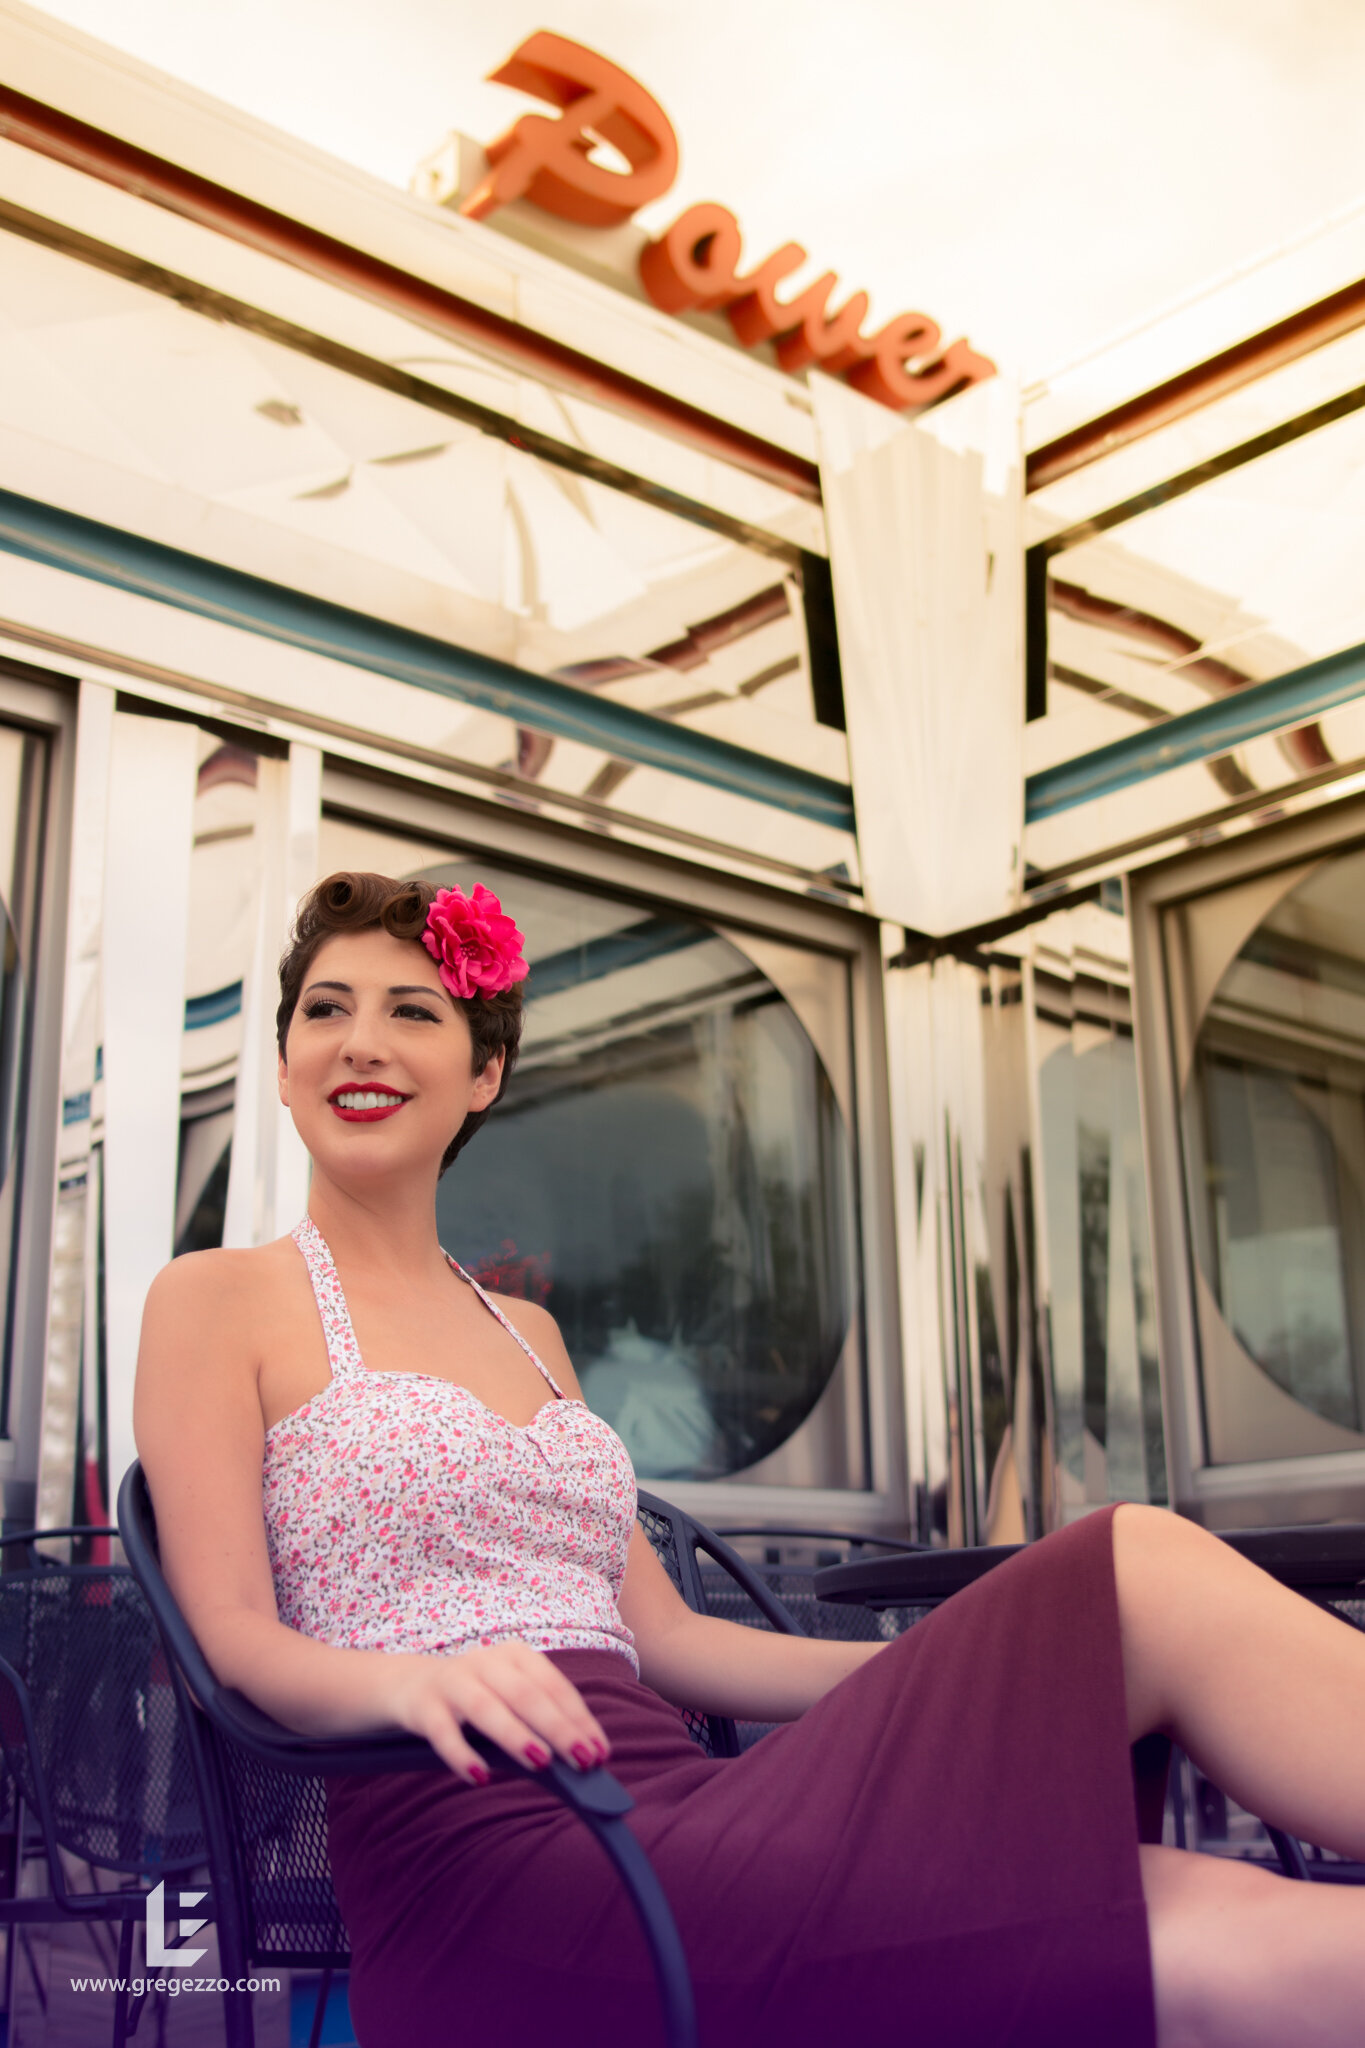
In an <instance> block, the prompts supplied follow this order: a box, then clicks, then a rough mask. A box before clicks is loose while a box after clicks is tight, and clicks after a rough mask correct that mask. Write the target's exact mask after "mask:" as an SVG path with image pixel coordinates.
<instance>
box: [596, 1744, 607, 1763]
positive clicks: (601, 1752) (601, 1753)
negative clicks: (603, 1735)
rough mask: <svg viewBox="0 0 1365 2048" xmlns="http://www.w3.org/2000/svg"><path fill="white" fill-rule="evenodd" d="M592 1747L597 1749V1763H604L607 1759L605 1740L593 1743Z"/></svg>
mask: <svg viewBox="0 0 1365 2048" xmlns="http://www.w3.org/2000/svg"><path fill="white" fill-rule="evenodd" d="M593 1747H594V1748H595V1749H596V1751H597V1761H598V1763H599V1764H604V1763H605V1762H606V1760H607V1745H606V1743H605V1742H597V1743H594V1745H593Z"/></svg>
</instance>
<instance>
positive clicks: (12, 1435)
mask: <svg viewBox="0 0 1365 2048" xmlns="http://www.w3.org/2000/svg"><path fill="white" fill-rule="evenodd" d="M78 693H79V685H78V683H77V682H76V680H75V678H68V677H66V676H62V675H58V674H52V673H50V672H48V671H45V670H42V669H39V668H36V667H30V666H29V665H28V664H27V663H25V662H19V661H15V660H13V659H12V658H10V657H9V656H4V657H0V717H3V718H4V720H5V721H6V722H7V723H9V724H13V725H17V726H21V727H25V728H27V729H28V730H29V731H31V732H36V733H39V734H41V735H42V737H43V738H44V739H45V740H46V742H47V745H48V748H49V756H48V776H47V790H46V801H45V815H44V817H43V819H42V822H41V827H40V832H39V837H38V867H39V873H38V898H37V906H36V907H37V915H36V919H35V945H34V957H33V960H32V963H31V977H30V987H29V1004H30V1010H29V1020H28V1032H29V1042H28V1047H27V1074H26V1089H25V1100H24V1102H23V1105H22V1109H21V1117H20V1126H21V1136H20V1141H19V1148H18V1158H19V1167H20V1172H21V1176H22V1180H21V1186H20V1188H19V1191H18V1206H19V1216H18V1227H17V1229H16V1231H15V1236H14V1258H15V1277H14V1308H13V1320H12V1324H11V1339H10V1356H9V1360H8V1413H7V1415H4V1416H0V1424H4V1425H7V1427H6V1430H5V1434H4V1435H0V1500H2V1501H3V1515H4V1521H5V1525H6V1526H7V1527H10V1526H24V1525H25V1524H27V1523H29V1522H31V1521H32V1519H33V1515H34V1513H35V1511H36V1501H37V1480H38V1460H39V1447H40V1440H41V1432H42V1418H43V1409H44V1405H45V1393H46V1387H45V1380H46V1370H47V1362H48V1361H47V1350H48V1343H47V1339H48V1324H49V1318H50V1313H51V1303H50V1296H51V1284H52V1242H53V1229H54V1209H55V1204H56V1196H57V1154H58V1125H59V1119H60V1115H61V1071H62V1033H63V998H64V989H65V979H66V974H65V969H66V934H67V920H68V907H69V898H70V888H71V825H72V800H73V794H74V785H75V758H76V715H77V702H78ZM0 1364H3V1361H0Z"/></svg>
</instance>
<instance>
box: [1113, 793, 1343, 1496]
mask: <svg viewBox="0 0 1365 2048" xmlns="http://www.w3.org/2000/svg"><path fill="white" fill-rule="evenodd" d="M1361 847H1365V795H1356V796H1350V797H1343V798H1339V799H1338V800H1337V801H1335V802H1333V803H1330V804H1325V805H1322V806H1320V807H1316V808H1314V809H1313V810H1311V811H1307V812H1305V813H1303V814H1301V815H1300V816H1298V817H1294V818H1290V819H1285V820H1283V821H1277V822H1275V823H1270V824H1266V825H1264V826H1262V827H1261V828H1259V829H1258V830H1256V831H1254V832H1251V833H1248V834H1246V835H1239V836H1237V837H1236V838H1234V839H1232V840H1230V841H1228V842H1226V843H1224V844H1222V845H1219V846H1216V847H1210V846H1203V847H1200V848H1198V849H1196V850H1193V851H1190V852H1186V853H1182V854H1180V855H1177V856H1175V857H1174V858H1172V859H1169V860H1165V861H1161V862H1158V863H1154V864H1153V865H1152V866H1151V867H1148V868H1144V869H1142V870H1140V871H1139V872H1137V873H1136V874H1130V875H1128V876H1127V877H1126V894H1127V899H1128V915H1129V927H1130V933H1131V942H1132V965H1133V1023H1134V1035H1135V1039H1136V1043H1137V1057H1138V1093H1139V1102H1140V1108H1141V1119H1142V1131H1143V1145H1144V1149H1145V1152H1146V1156H1147V1190H1148V1196H1147V1198H1148V1204H1149V1213H1150V1227H1151V1241H1152V1263H1153V1283H1154V1287H1155V1292H1156V1312H1157V1344H1158V1357H1159V1363H1160V1371H1161V1395H1162V1417H1163V1422H1164V1426H1165V1432H1166V1458H1167V1468H1168V1474H1169V1481H1170V1488H1171V1493H1170V1498H1171V1503H1172V1505H1173V1506H1174V1507H1176V1508H1178V1509H1179V1510H1180V1511H1181V1512H1182V1513H1185V1514H1188V1515H1191V1516H1192V1517H1193V1518H1194V1519H1195V1520H1197V1521H1201V1522H1204V1523H1205V1524H1207V1525H1208V1526H1210V1527H1214V1528H1232V1527H1238V1526H1242V1525H1244V1524H1245V1523H1247V1522H1248V1521H1254V1522H1293V1521H1321V1520H1323V1519H1324V1518H1325V1517H1327V1518H1331V1517H1340V1516H1342V1515H1347V1516H1350V1517H1352V1518H1353V1519H1359V1518H1360V1516H1361V1514H1362V1512H1365V1449H1361V1450H1358V1451H1357V1450H1348V1451H1332V1452H1319V1453H1315V1454H1306V1455H1296V1456H1293V1457H1288V1458H1274V1459H1262V1460H1255V1461H1252V1460H1248V1461H1244V1462H1240V1463H1225V1464H1214V1463H1213V1462H1212V1461H1211V1459H1210V1457H1209V1452H1208V1441H1207V1435H1206V1429H1205V1422H1204V1412H1203V1391H1202V1370H1201V1365H1200V1344H1199V1333H1198V1319H1197V1309H1196V1296H1195V1253H1194V1221H1193V1218H1192V1217H1191V1215H1190V1208H1189V1189H1188V1183H1187V1178H1186V1168H1185V1160H1184V1148H1183V1138H1182V1130H1181V1104H1180V1097H1179V1088H1178V1075H1179V1071H1180V1056H1179V1051H1180V1042H1181V1034H1182V1033H1183V1032H1184V1030H1185V1028H1186V1026H1185V1021H1184V1020H1185V1018H1186V1017H1187V1016H1188V1014H1189V999H1188V990H1187V986H1186V977H1187V971H1188V970H1187V963H1185V962H1184V961H1183V960H1182V959H1181V958H1180V956H1179V949H1178V948H1176V947H1175V946H1174V945H1172V944H1171V943H1170V938H1169V933H1170V930H1171V926H1172V913H1173V912H1174V911H1175V910H1176V909H1177V908H1178V907H1180V906H1181V905H1183V904H1185V903H1188V902H1190V901H1192V900H1194V899H1196V898H1199V897H1203V896H1208V895H1212V894H1214V893H1216V892H1217V891H1219V890H1221V889H1224V888H1228V887H1231V886H1233V885H1235V884H1238V883H1244V882H1248V881H1251V880H1253V879H1255V878H1257V877H1259V876H1262V875H1269V874H1273V873H1274V872H1276V871H1277V870H1279V869H1282V868H1289V867H1292V866H1294V865H1296V864H1297V863H1299V862H1302V861H1304V860H1317V859H1321V858H1323V857H1324V856H1327V855H1332V854H1339V853H1346V852H1349V851H1351V850H1352V849H1358V848H1361Z"/></svg>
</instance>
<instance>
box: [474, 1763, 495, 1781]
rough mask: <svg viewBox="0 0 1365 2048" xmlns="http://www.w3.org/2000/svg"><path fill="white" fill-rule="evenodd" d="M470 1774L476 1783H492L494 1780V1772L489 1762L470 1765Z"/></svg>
mask: <svg viewBox="0 0 1365 2048" xmlns="http://www.w3.org/2000/svg"><path fill="white" fill-rule="evenodd" d="M469 1775H470V1777H471V1778H472V1779H473V1780H474V1783H475V1784H476V1785H491V1784H492V1782H493V1773H492V1772H491V1771H490V1770H489V1768H488V1766H487V1764H471V1765H470V1766H469Z"/></svg>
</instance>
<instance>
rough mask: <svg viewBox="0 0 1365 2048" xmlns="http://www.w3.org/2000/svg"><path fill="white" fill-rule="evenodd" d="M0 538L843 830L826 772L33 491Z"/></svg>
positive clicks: (16, 500)
mask: <svg viewBox="0 0 1365 2048" xmlns="http://www.w3.org/2000/svg"><path fill="white" fill-rule="evenodd" d="M0 548H2V549H5V550H6V551H7V552H8V553H10V554H14V555H22V556H24V557H25V559H26V560H28V561H30V562H41V563H43V564H44V565H45V566H46V567H47V568H50V569H65V570H67V571H68V572H69V573H70V574H72V575H75V576H86V577H89V578H91V579H92V580H93V581H94V582H96V583H106V584H108V585H109V586H110V587H111V588H112V589H114V590H125V591H129V592H131V593H132V594H133V595H134V596H136V597H150V598H154V599H156V601H157V602H158V603H160V604H169V605H174V606H175V607H176V608H177V609H178V610H180V611H185V612H193V613H195V614H196V615H197V616H198V617H199V618H202V619H214V620H216V621H217V622H218V623H219V624H220V625H225V626H236V627H239V628H240V629H241V630H243V631H244V632H248V633H259V634H261V635H262V636H263V637H264V638H266V639H269V640H279V641H283V642H284V643H285V644H286V645H287V646H290V647H302V648H305V649H307V651H308V652H309V653H311V654H321V655H325V656H326V657H327V659H328V660H329V661H344V662H346V663H348V664H349V666H351V667H352V668H362V669H368V670H369V671H370V673H371V674H373V675H382V676H390V677H392V678H393V679H394V681H396V682H400V683H410V684H412V685H413V687H414V688H416V689H419V690H433V691H435V692H436V694H437V695H438V696H441V697H452V698H454V699H455V700H456V701H457V702H459V703H461V704H477V705H478V706H479V707H480V708H481V709H482V710H485V711H496V712H500V713H501V714H502V716H503V717H505V718H515V719H516V720H517V722H518V723H519V724H521V725H529V726H534V727H535V728H536V729H537V730H538V731H540V732H547V733H552V734H554V735H555V737H556V738H558V739H567V740H579V741H581V742H582V743H583V744H584V745H585V746H589V747H598V748H601V749H602V750H603V751H604V752H605V753H608V754H613V755H615V756H616V757H618V758H619V759H621V760H625V761H634V762H636V763H638V764H639V765H640V766H642V767H648V768H662V769H665V770H666V771H667V772H668V773H670V774H673V775H685V776H688V777H689V778H690V779H691V780H692V781H693V782H704V783H706V784H707V785H708V786H709V787H710V788H712V789H723V790H727V791H729V793H730V794H731V795H734V796H747V797H750V798H752V799H753V801H754V802H756V803H761V804H772V805H775V806H776V807H777V809H779V810H784V811H791V812H794V813H795V814H796V816H797V817H801V818H809V819H810V820H812V822H813V823H815V824H818V825H833V826H834V827H835V828H836V829H837V830H839V831H841V832H851V831H853V829H854V823H853V798H852V794H851V793H850V791H849V789H848V788H847V786H846V785H845V784H844V783H842V782H835V781H833V780H832V779H831V778H830V777H828V776H825V775H814V774H812V773H811V772H810V770H809V769H805V768H792V767H789V766H788V765H787V764H786V762H784V761H772V760H769V758H768V757H767V755H766V754H755V753H753V752H752V751H751V750H750V749H749V748H748V747H736V746H733V745H732V744H731V743H730V742H729V741H728V740H719V739H713V738H712V737H711V736H710V735H709V734H708V733H702V732H694V731H693V730H692V729H691V728H690V727H688V726H682V725H670V724H669V723H668V722H667V721H666V720H665V719H662V718H655V717H652V716H651V714H650V713H649V712H647V711H636V710H634V709H633V708H632V707H630V706H628V705H625V704H614V703H612V702H611V701H610V700H609V699H607V698H602V697H594V696H592V695H591V694H590V693H589V692H588V691H586V690H577V689H574V688H573V687H572V685H570V684H568V683H557V682H552V681H550V680H549V679H547V678H546V677H544V676H535V675H532V674H530V673H529V672H528V671H527V670H526V669H520V668H514V667H513V666H512V664H511V663H510V662H506V661H497V660H495V659H494V658H493V657H492V656H491V655H486V654H475V653H473V652H472V651H471V650H470V649H468V648H464V647H455V646H452V645H451V644H450V643H449V642H448V641H445V640H438V639H436V638H435V637H434V636H433V635H430V634H426V633H416V632H413V631H411V630H410V629H409V628H408V627H406V626H395V625H391V624H389V622H388V621H387V620H384V619H376V618H371V617H370V616H369V615H368V613H365V612H357V611H352V610H350V609H349V607H347V606H346V605H340V604H331V603H329V602H328V601H327V600H326V599H325V598H320V597H309V596H307V595H306V594H305V593H304V592H302V591H298V590H290V589H288V588H287V587H286V586H285V585H284V584H282V583H271V582H268V581H267V580H266V579H265V578H264V577H261V576H249V575H247V574H246V573H245V572H244V571H242V570H240V569H228V568H224V567H223V566H222V564H221V563H218V562H211V561H209V560H208V559H207V558H206V557H205V556H202V555H191V554H187V553H185V552H184V551H183V550H182V549H180V548H172V547H166V546H165V545H164V544H163V543H162V542H160V541H152V540H144V539H143V538H142V536H141V535H140V534H134V533H125V532H124V531H123V529H122V528H120V527H117V526H106V525H105V524H103V522H102V521H100V520H96V519H85V518H83V517H82V516H81V515H80V514H79V513H75V512H64V511H62V510H61V509H60V508H59V507H57V506H55V505H45V504H43V503H42V502H41V501H40V500H38V499H36V498H22V497H19V496H18V495H17V494H16V493H15V492H13V491H0Z"/></svg>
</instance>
